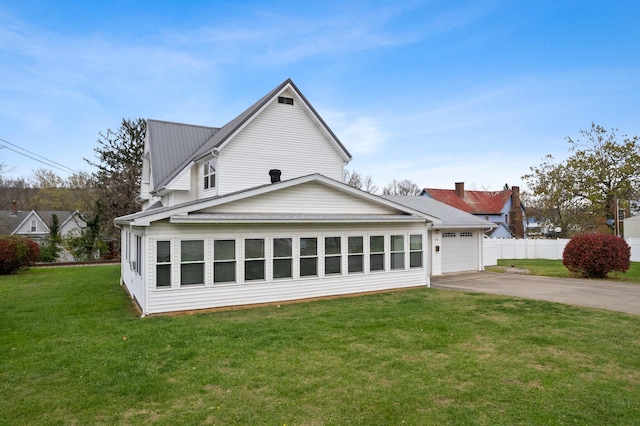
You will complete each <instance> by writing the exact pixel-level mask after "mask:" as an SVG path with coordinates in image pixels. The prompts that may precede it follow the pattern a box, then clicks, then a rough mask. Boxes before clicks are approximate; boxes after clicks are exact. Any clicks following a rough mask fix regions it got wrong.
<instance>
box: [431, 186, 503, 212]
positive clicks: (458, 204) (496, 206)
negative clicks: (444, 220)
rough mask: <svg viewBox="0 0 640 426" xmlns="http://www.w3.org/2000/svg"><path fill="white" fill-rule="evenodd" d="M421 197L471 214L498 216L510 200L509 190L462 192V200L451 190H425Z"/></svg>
mask: <svg viewBox="0 0 640 426" xmlns="http://www.w3.org/2000/svg"><path fill="white" fill-rule="evenodd" d="M421 195H426V196H428V197H431V198H433V199H434V200H437V201H440V202H442V203H444V204H447V205H449V206H451V207H455V208H456V209H460V210H462V211H464V212H467V213H471V214H500V213H501V212H502V209H503V208H504V206H505V204H506V203H507V201H509V199H510V198H511V190H510V189H507V190H503V191H466V190H465V191H464V198H462V197H459V196H458V194H456V191H455V190H453V189H435V188H425V189H423V190H422V193H421Z"/></svg>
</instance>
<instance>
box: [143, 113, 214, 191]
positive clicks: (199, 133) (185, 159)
mask: <svg viewBox="0 0 640 426" xmlns="http://www.w3.org/2000/svg"><path fill="white" fill-rule="evenodd" d="M218 130H219V129H218V128H216V127H205V126H196V125H193V124H184V123H172V122H168V121H159V120H147V134H148V138H149V140H153V143H150V144H149V155H150V160H151V170H152V173H153V182H154V188H152V190H158V189H161V188H163V187H164V186H165V185H167V184H168V183H169V182H170V181H171V179H173V178H174V177H175V176H176V174H177V173H178V172H180V171H182V170H183V169H184V168H185V167H186V166H187V165H188V164H189V163H190V162H191V161H192V157H193V153H194V152H195V151H197V150H198V149H199V148H200V147H202V145H204V144H205V142H207V140H209V139H211V137H212V136H213V135H214V134H215V133H216V132H217V131H218Z"/></svg>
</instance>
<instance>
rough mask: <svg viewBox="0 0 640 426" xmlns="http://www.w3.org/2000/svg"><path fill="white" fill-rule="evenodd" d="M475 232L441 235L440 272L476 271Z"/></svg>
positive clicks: (452, 232)
mask: <svg viewBox="0 0 640 426" xmlns="http://www.w3.org/2000/svg"><path fill="white" fill-rule="evenodd" d="M476 232H478V231H475V232H472V231H450V232H443V233H442V272H443V273H447V272H463V271H475V270H477V269H478V244H476V241H477V235H476Z"/></svg>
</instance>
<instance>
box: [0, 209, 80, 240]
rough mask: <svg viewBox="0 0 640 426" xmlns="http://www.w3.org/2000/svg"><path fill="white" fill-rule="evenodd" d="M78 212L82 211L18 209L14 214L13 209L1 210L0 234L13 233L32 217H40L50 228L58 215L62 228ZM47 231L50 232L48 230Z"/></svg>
mask: <svg viewBox="0 0 640 426" xmlns="http://www.w3.org/2000/svg"><path fill="white" fill-rule="evenodd" d="M76 214H80V212H78V211H77V210H76V211H74V212H70V211H65V210H30V211H22V210H18V212H17V213H16V214H15V215H14V214H12V212H11V210H0V235H11V234H12V233H14V232H15V231H16V230H18V229H19V228H20V227H21V226H22V225H23V224H24V223H26V221H27V220H30V218H31V217H35V218H38V219H40V220H41V221H42V222H43V223H44V224H45V225H46V226H47V227H48V228H51V223H52V222H53V215H56V216H57V217H58V223H59V224H60V227H61V228H62V226H63V225H64V224H65V223H66V222H68V221H69V220H71V219H72V218H73V216H74V215H76ZM46 232H48V230H47V231H46ZM39 233H43V232H39Z"/></svg>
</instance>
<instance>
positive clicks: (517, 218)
mask: <svg viewBox="0 0 640 426" xmlns="http://www.w3.org/2000/svg"><path fill="white" fill-rule="evenodd" d="M523 221H524V218H523V216H522V207H521V206H520V187H519V186H512V187H511V209H509V231H511V233H512V234H513V235H514V237H516V238H524V223H523Z"/></svg>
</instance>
